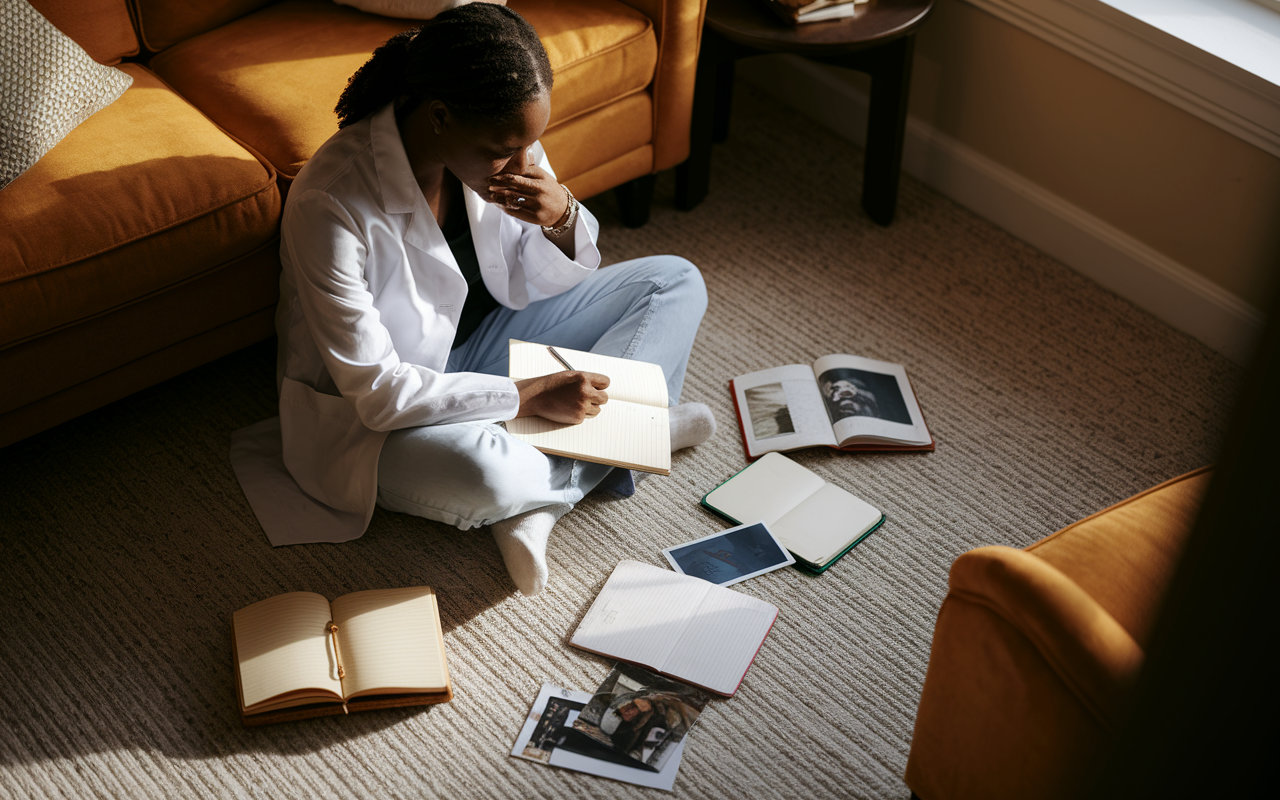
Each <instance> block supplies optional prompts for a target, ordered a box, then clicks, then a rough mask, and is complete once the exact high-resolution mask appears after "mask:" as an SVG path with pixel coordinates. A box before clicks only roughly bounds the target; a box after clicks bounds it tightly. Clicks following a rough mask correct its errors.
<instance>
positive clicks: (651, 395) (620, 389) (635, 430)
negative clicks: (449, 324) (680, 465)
mask: <svg viewBox="0 0 1280 800" xmlns="http://www.w3.org/2000/svg"><path fill="white" fill-rule="evenodd" d="M510 348H511V351H510V353H511V361H510V365H509V367H508V372H509V374H510V376H511V379H512V380H514V381H519V380H525V379H528V378H538V377H541V376H543V375H550V374H551V373H553V372H561V371H563V370H564V368H565V367H564V365H563V364H561V363H560V362H559V361H556V359H555V356H553V355H551V352H550V351H549V350H548V349H547V346H546V345H542V344H534V343H533V342H522V341H519V340H518V339H512V340H511V343H510ZM556 352H558V353H560V355H561V356H563V357H564V358H565V359H566V360H568V362H569V363H570V364H571V365H573V368H574V369H575V370H581V371H583V372H596V373H599V374H601V375H605V376H608V378H609V388H608V389H607V390H605V391H606V392H608V394H609V402H607V403H605V404H604V405H603V406H601V407H600V414H599V415H598V416H595V417H592V418H590V419H588V420H586V421H584V422H582V423H581V424H578V425H567V424H564V423H559V422H552V421H551V420H548V419H543V418H542V417H519V418H517V419H512V420H507V421H506V422H505V423H504V424H505V425H506V426H507V431H508V432H509V433H510V434H511V435H512V436H515V437H516V438H517V439H520V440H522V441H525V442H528V443H529V444H531V445H533V446H534V447H536V448H538V449H539V450H541V451H542V452H544V453H549V454H550V455H554V456H567V457H569V458H577V459H581V460H583V461H592V462H595V463H599V464H612V465H614V466H615V467H626V468H627V469H635V470H640V471H641V472H655V473H657V474H659V475H670V474H671V422H670V420H669V418H668V413H667V378H666V376H665V375H664V374H663V373H662V367H660V366H658V365H657V364H650V363H648V362H645V361H631V360H629V359H625V358H614V357H612V356H602V355H597V354H596V353H586V352H583V351H581V350H570V349H569V348H567V347H557V348H556Z"/></svg>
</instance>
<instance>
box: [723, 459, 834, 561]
mask: <svg viewBox="0 0 1280 800" xmlns="http://www.w3.org/2000/svg"><path fill="white" fill-rule="evenodd" d="M825 483H826V482H825V481H824V480H822V478H820V477H818V476H817V474H815V473H813V472H811V471H809V470H808V469H805V468H804V467H802V466H800V465H799V464H797V463H796V462H794V461H792V460H791V459H789V458H787V457H786V456H784V455H781V454H780V453H766V454H765V455H764V456H763V457H762V458H761V459H760V460H759V461H757V462H755V463H754V464H752V465H751V466H749V467H747V468H746V469H744V470H742V471H741V472H739V473H738V474H737V475H734V476H733V477H732V478H730V479H729V480H727V481H725V482H724V483H722V484H720V485H719V486H717V487H716V488H714V489H712V490H711V491H710V492H708V493H707V505H709V506H711V507H712V508H715V509H718V510H719V511H721V512H722V513H724V514H727V515H728V516H730V517H732V518H733V519H736V520H737V521H738V522H740V523H743V524H747V525H749V524H751V523H753V522H760V521H763V522H764V524H766V525H768V526H769V527H771V528H772V527H773V524H774V523H775V522H777V521H778V520H779V519H781V518H782V516H783V515H785V514H786V513H787V512H788V511H790V510H791V509H793V508H795V507H796V506H798V505H800V504H801V503H803V502H804V501H805V499H806V498H808V497H810V496H812V495H813V494H814V493H815V492H817V491H818V490H819V489H821V488H822V487H823V485H825ZM774 532H775V533H776V532H777V531H774ZM788 549H790V548H788Z"/></svg>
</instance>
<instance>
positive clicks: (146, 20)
mask: <svg viewBox="0 0 1280 800" xmlns="http://www.w3.org/2000/svg"><path fill="white" fill-rule="evenodd" d="M270 2H271V0H194V1H193V2H191V1H185V0H178V1H177V2H175V0H133V3H134V9H135V11H136V12H137V15H138V32H139V33H140V34H141V35H142V43H143V44H144V45H146V46H147V49H148V50H151V51H152V52H159V51H161V50H164V49H166V48H169V47H172V46H173V45H175V44H177V43H178V42H181V41H185V40H187V39H190V38H191V37H193V36H199V35H200V34H202V33H204V32H206V31H211V30H213V29H214V28H217V27H219V26H220V25H226V24H227V23H228V22H230V21H231V20H233V19H237V18H239V17H243V16H244V15H245V14H249V13H252V12H254V11H257V10H258V9H259V8H262V7H263V6H265V5H267V4H268V3H270Z"/></svg>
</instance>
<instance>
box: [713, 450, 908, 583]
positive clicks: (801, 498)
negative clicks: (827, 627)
mask: <svg viewBox="0 0 1280 800" xmlns="http://www.w3.org/2000/svg"><path fill="white" fill-rule="evenodd" d="M702 505H703V506H705V507H706V508H708V509H710V510H712V511H714V512H715V513H717V514H719V515H720V516H722V517H724V518H725V519H727V520H729V521H730V522H733V523H737V524H743V523H747V522H755V521H757V520H759V521H761V522H764V524H765V525H768V526H769V530H770V531H772V532H773V535H774V536H776V537H777V539H778V541H779V542H781V543H782V546H783V547H785V548H787V550H788V551H790V553H791V554H792V555H793V556H795V559H796V563H795V566H797V567H798V568H800V569H803V570H805V571H807V572H813V573H822V572H824V571H825V570H826V569H827V568H829V567H830V566H831V565H832V564H834V563H836V561H838V560H840V558H841V557H842V556H844V554H845V553H848V552H849V551H850V550H852V549H853V548H854V546H855V545H857V544H858V543H859V542H861V541H862V540H863V539H865V538H867V537H868V536H870V535H871V533H872V532H873V531H875V530H876V529H878V528H879V527H880V526H881V525H882V524H883V523H884V519H885V517H884V514H882V513H880V511H879V510H878V509H876V508H874V507H873V506H871V505H870V504H869V503H867V502H866V501H864V500H861V499H859V498H857V497H855V496H854V495H852V494H850V493H849V492H847V491H845V490H844V489H842V488H840V487H839V486H836V485H835V484H832V483H829V482H827V481H825V480H823V479H822V478H821V477H820V476H819V475H818V474H817V473H815V472H813V471H812V470H809V469H806V468H804V467H802V466H801V465H799V464H797V463H796V462H794V461H792V460H791V459H789V458H787V457H786V456H784V455H782V454H781V453H767V454H765V455H764V457H762V458H761V459H760V460H758V461H755V462H752V463H751V464H749V465H748V466H747V467H746V469H743V470H741V471H740V472H738V473H737V474H736V475H734V476H733V477H731V478H729V479H728V480H727V481H725V482H724V483H721V484H720V485H719V486H717V487H716V488H714V489H712V490H711V491H709V492H707V494H706V495H705V496H704V497H703V498H702Z"/></svg>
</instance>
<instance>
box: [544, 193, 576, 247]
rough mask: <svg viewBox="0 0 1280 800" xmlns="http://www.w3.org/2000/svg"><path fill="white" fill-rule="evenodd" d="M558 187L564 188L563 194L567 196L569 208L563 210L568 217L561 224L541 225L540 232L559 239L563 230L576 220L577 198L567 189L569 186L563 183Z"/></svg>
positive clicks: (571, 225)
mask: <svg viewBox="0 0 1280 800" xmlns="http://www.w3.org/2000/svg"><path fill="white" fill-rule="evenodd" d="M560 188H561V189H564V193H565V196H566V197H568V198H569V208H568V210H567V211H565V214H566V215H568V218H567V219H565V221H564V224H562V225H543V226H542V232H543V233H545V234H546V235H548V236H550V237H551V238H552V239H559V238H560V237H561V236H563V235H564V232H565V231H567V230H569V229H570V228H572V227H573V223H575V222H577V221H578V200H577V198H575V197H574V196H573V192H571V191H569V187H568V186H565V185H564V184H563V183H562V184H560Z"/></svg>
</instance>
